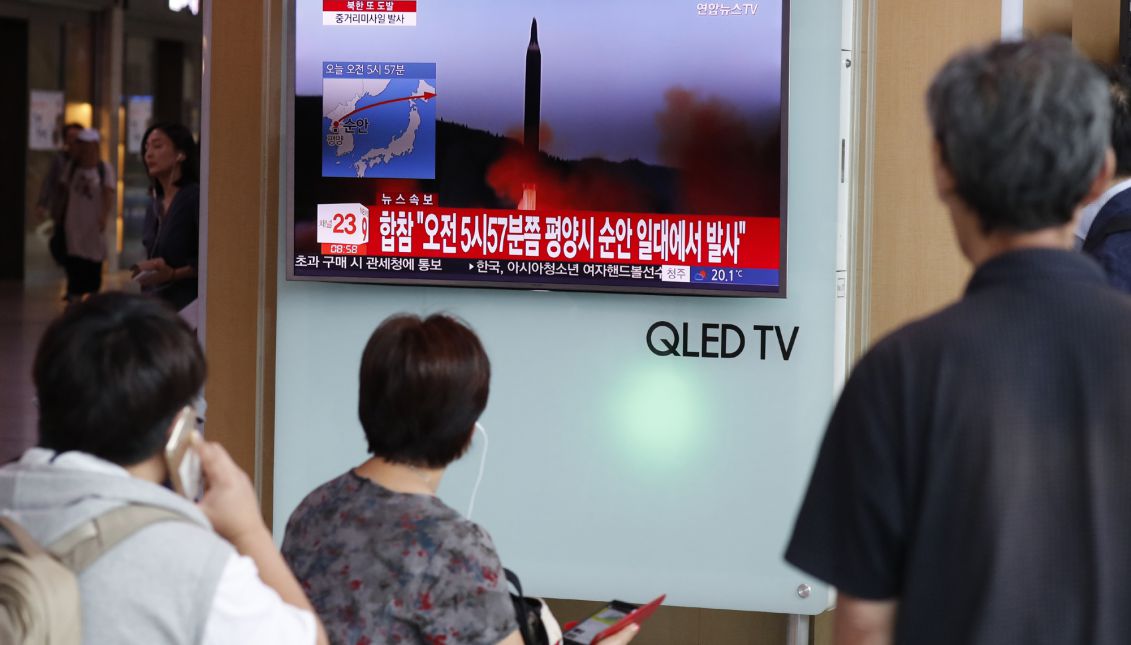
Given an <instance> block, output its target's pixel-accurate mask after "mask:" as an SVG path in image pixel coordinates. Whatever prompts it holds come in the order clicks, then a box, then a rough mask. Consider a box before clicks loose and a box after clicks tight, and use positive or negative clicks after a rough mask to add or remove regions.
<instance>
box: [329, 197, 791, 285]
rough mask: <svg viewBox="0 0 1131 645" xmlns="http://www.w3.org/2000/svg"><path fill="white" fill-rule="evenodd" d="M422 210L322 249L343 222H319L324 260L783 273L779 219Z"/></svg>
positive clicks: (387, 215) (380, 220)
mask: <svg viewBox="0 0 1131 645" xmlns="http://www.w3.org/2000/svg"><path fill="white" fill-rule="evenodd" d="M339 206H343V207H344V206H347V205H345V204H342V205H339ZM357 206H360V205H357ZM322 208H325V206H324V207H322ZM426 208H427V210H425V209H416V208H412V207H410V209H408V210H403V209H398V208H395V207H394V208H389V207H388V206H385V207H382V206H370V207H368V209H362V208H358V209H356V210H359V211H362V212H363V213H364V212H365V211H368V215H367V218H365V219H366V221H365V222H364V224H361V225H359V226H356V227H353V228H352V230H353V231H356V233H354V234H353V235H351V236H350V237H351V238H352V240H351V241H350V243H325V242H326V240H327V237H325V236H324V235H323V233H326V234H327V235H329V234H330V233H331V230H332V229H333V228H334V227H335V226H336V225H338V223H340V222H342V221H343V220H342V219H331V218H327V219H326V220H325V221H323V218H322V217H321V216H320V218H319V220H320V221H319V224H318V226H319V235H318V237H319V241H320V242H323V243H322V244H321V248H322V253H323V254H324V255H372V256H388V257H415V258H452V259H473V260H528V261H552V262H602V263H610V264H638V265H672V264H679V265H688V266H704V267H721V268H735V269H778V268H780V255H779V253H780V243H781V233H780V231H781V229H780V225H781V220H780V219H778V218H776V217H742V216H735V215H661V214H655V213H640V214H624V213H597V212H589V211H569V212H565V211H562V212H552V211H509V210H483V209H471V208H438V207H426ZM347 225H348V222H347ZM362 231H364V235H362ZM337 232H342V231H341V230H340V229H339V230H338V231H337ZM338 239H339V240H341V241H343V242H345V240H342V238H341V237H338Z"/></svg>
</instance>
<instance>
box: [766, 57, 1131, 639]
mask: <svg viewBox="0 0 1131 645" xmlns="http://www.w3.org/2000/svg"><path fill="white" fill-rule="evenodd" d="M927 105H928V114H929V117H930V122H931V127H932V130H933V135H934V142H933V146H932V148H933V158H934V180H935V188H936V190H937V192H938V196H939V198H940V200H941V201H942V203H943V205H944V206H945V207H946V210H947V211H948V213H949V216H950V220H951V223H952V225H953V228H954V232H955V235H956V238H957V240H958V243H959V247H960V248H961V250H962V253H963V255H964V256H965V257H966V258H967V260H969V262H970V264H971V265H972V266H973V268H974V274H973V276H972V277H971V279H970V282H969V284H968V286H967V288H966V292H965V294H964V295H963V296H962V298H961V299H960V300H959V301H958V302H956V303H954V304H953V305H951V306H949V307H946V308H944V309H942V310H941V311H939V312H937V313H935V314H934V315H931V316H928V317H926V318H923V319H921V320H917V321H915V322H912V323H910V324H908V325H906V326H904V327H902V328H901V329H898V330H896V331H895V332H893V333H892V334H891V335H890V336H888V337H887V338H884V339H883V340H881V341H879V342H878V343H876V344H875V346H874V347H873V348H872V349H871V350H869V351H868V353H867V354H866V355H865V356H864V357H863V358H862V359H860V361H859V363H858V364H857V365H856V367H855V369H854V370H853V372H852V376H851V377H850V378H849V380H848V382H847V383H846V384H845V387H844V392H843V394H842V395H841V397H840V401H839V402H838V403H837V406H836V409H835V411H834V412H833V415H832V418H831V419H830V421H829V425H828V429H827V431H826V433H825V438H824V442H823V444H822V446H821V451H820V454H819V456H818V458H817V463H816V467H815V468H814V471H813V475H812V479H811V480H810V484H809V490H808V493H807V494H806V496H805V500H804V503H803V505H802V507H801V511H800V513H799V514H798V518H797V523H796V526H795V528H794V532H793V537H792V539H791V541H790V544H789V547H788V549H787V551H786V559H787V560H788V561H789V562H791V563H792V564H794V565H796V566H797V567H799V568H800V569H802V570H804V571H806V572H808V573H809V574H811V575H813V576H815V577H817V578H819V579H821V580H823V581H825V582H827V583H829V584H831V585H833V586H835V587H837V589H838V596H837V611H836V617H835V627H834V631H835V632H836V642H837V644H838V645H859V644H863V643H896V644H900V643H905V644H911V643H914V644H915V645H956V644H958V643H962V644H963V645H989V644H991V643H1025V645H1068V644H1072V645H1085V644H1086V645H1123V644H1124V643H1127V641H1128V638H1127V636H1128V634H1129V633H1131V613H1129V612H1128V611H1127V608H1128V607H1129V606H1131V578H1128V576H1127V575H1125V574H1126V572H1127V571H1131V547H1129V546H1128V539H1127V538H1128V536H1131V469H1129V468H1128V467H1127V464H1128V463H1131V397H1128V396H1127V395H1126V393H1125V391H1124V389H1123V388H1124V384H1125V383H1128V382H1131V325H1128V321H1131V298H1128V297H1127V296H1126V294H1123V293H1121V292H1119V291H1118V290H1116V289H1113V288H1112V287H1111V286H1110V285H1109V284H1107V282H1106V280H1105V277H1104V274H1103V271H1102V270H1101V269H1100V267H1099V265H1097V264H1096V263H1095V262H1094V261H1092V260H1091V259H1090V258H1088V257H1086V256H1084V255H1083V254H1080V253H1076V252H1073V251H1072V250H1071V246H1072V238H1073V228H1074V225H1075V221H1074V216H1075V214H1076V212H1077V211H1078V209H1079V208H1080V206H1081V205H1082V204H1086V203H1088V202H1090V201H1092V200H1093V199H1095V198H1096V197H1097V196H1098V195H1099V194H1100V193H1102V192H1103V191H1104V189H1105V188H1106V187H1107V185H1108V182H1109V180H1110V179H1111V177H1112V173H1113V168H1114V165H1115V159H1114V155H1113V154H1112V152H1111V150H1110V147H1109V145H1110V144H1109V140H1110V139H1109V138H1110V136H1111V130H1110V128H1111V105H1110V101H1109V100H1108V91H1107V85H1106V83H1105V82H1104V78H1103V76H1102V75H1101V74H1100V72H1099V71H1098V70H1097V69H1096V68H1095V67H1094V66H1093V65H1092V64H1091V63H1090V62H1088V61H1087V60H1085V59H1084V58H1083V57H1082V56H1080V55H1079V54H1078V53H1077V52H1076V51H1075V50H1074V49H1073V47H1072V44H1071V43H1070V42H1069V41H1067V40H1065V39H1063V38H1043V39H1039V40H1032V41H1022V42H1006V43H995V44H992V45H990V46H987V47H982V48H978V49H975V50H972V51H968V52H965V53H962V54H960V55H958V56H956V57H954V58H953V59H951V60H950V61H949V62H948V63H947V64H946V65H945V66H944V67H943V69H942V70H941V71H940V72H939V73H938V74H937V75H936V76H935V79H934V81H933V82H932V84H931V87H930V90H929V92H928V94H927Z"/></svg>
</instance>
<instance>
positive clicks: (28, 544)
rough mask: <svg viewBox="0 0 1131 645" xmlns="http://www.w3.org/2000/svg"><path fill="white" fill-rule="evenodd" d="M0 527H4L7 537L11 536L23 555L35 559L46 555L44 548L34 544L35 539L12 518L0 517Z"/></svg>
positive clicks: (36, 543) (37, 543)
mask: <svg viewBox="0 0 1131 645" xmlns="http://www.w3.org/2000/svg"><path fill="white" fill-rule="evenodd" d="M0 526H2V527H4V530H5V531H7V532H8V535H11V536H12V539H13V540H15V541H16V546H17V547H19V548H20V551H22V552H23V553H24V555H26V556H29V557H35V556H38V555H42V554H44V553H46V551H45V550H44V548H43V547H42V546H40V545H39V542H36V541H35V538H33V537H32V536H31V534H30V533H28V532H27V530H26V529H24V527H22V526H20V524H19V523H18V522H16V521H15V520H13V519H12V518H10V517H4V516H0Z"/></svg>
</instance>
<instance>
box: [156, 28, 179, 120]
mask: <svg viewBox="0 0 1131 645" xmlns="http://www.w3.org/2000/svg"><path fill="white" fill-rule="evenodd" d="M154 71H156V73H157V78H156V79H154V81H155V86H156V91H155V92H154V98H153V117H154V120H155V122H156V121H171V122H173V123H181V122H182V121H183V120H184V118H183V115H182V114H181V111H182V109H183V108H184V82H185V44H184V43H182V42H180V41H175V40H158V41H157V64H156V65H154Z"/></svg>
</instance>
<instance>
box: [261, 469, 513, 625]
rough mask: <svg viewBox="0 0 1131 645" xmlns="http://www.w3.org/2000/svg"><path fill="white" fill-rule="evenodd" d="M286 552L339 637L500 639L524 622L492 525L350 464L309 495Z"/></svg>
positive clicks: (293, 521) (290, 529)
mask: <svg viewBox="0 0 1131 645" xmlns="http://www.w3.org/2000/svg"><path fill="white" fill-rule="evenodd" d="M283 557H285V558H286V560H287V562H288V563H289V564H290V566H291V569H292V570H293V571H294V573H295V575H296V576H297V577H298V580H299V582H300V583H301V584H302V587H303V589H305V590H306V593H307V595H308V596H309V597H310V601H311V602H312V603H313V604H314V608H315V609H316V610H317V611H318V615H319V616H320V617H321V618H322V622H323V624H325V626H326V631H327V633H328V634H329V636H330V641H331V642H332V643H334V644H335V645H370V644H384V643H391V644H398V643H405V644H414V643H425V644H427V645H456V644H461V645H462V644H464V643H468V644H480V643H482V644H491V645H494V644H495V643H498V642H499V641H500V640H502V639H503V638H504V637H506V636H507V635H508V634H510V633H511V632H513V631H514V630H516V629H517V628H518V623H517V622H516V621H515V617H514V606H513V605H512V604H511V599H510V595H509V592H508V590H507V582H506V578H505V577H504V575H503V567H502V564H501V563H500V562H499V556H498V555H497V554H496V553H495V546H494V544H493V543H492V542H491V537H490V536H489V535H487V532H486V531H484V530H483V529H482V528H480V527H479V525H477V524H475V523H474V522H472V521H470V520H467V519H465V518H464V517H463V516H461V515H460V514H459V513H458V512H456V511H455V510H453V509H452V508H450V507H448V506H447V505H445V504H444V503H443V502H441V501H440V500H439V499H438V498H436V497H433V496H431V495H414V494H408V493H397V492H393V491H391V490H388V489H387V488H384V487H382V486H380V485H378V484H376V483H375V482H373V481H370V480H369V479H365V478H363V477H361V476H359V475H357V474H355V473H354V472H353V471H350V472H347V473H346V474H344V475H341V476H340V477H337V478H335V479H332V480H330V481H329V482H326V483H325V484H323V485H321V486H319V487H318V488H316V489H315V490H314V491H313V492H312V493H310V494H309V495H307V496H306V499H304V500H303V501H302V503H301V504H300V505H299V507H298V508H297V509H296V510H295V512H294V514H292V515H291V518H290V520H289V521H288V522H287V532H286V536H285V538H284V539H283Z"/></svg>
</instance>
